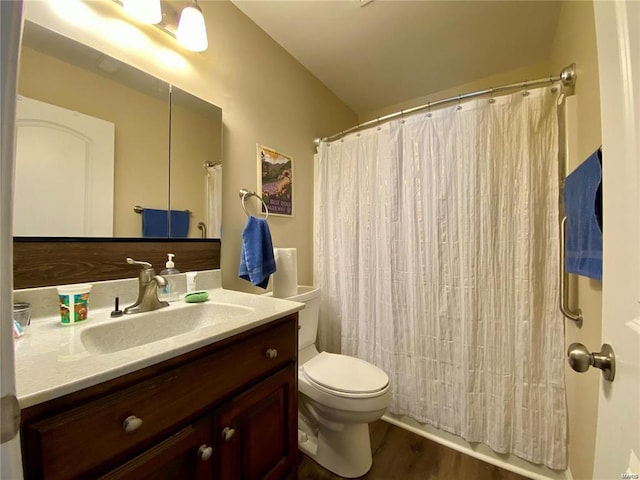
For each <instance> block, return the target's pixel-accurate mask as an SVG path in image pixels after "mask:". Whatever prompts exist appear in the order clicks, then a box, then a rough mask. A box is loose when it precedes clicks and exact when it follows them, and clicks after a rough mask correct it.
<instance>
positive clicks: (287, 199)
mask: <svg viewBox="0 0 640 480" xmlns="http://www.w3.org/2000/svg"><path fill="white" fill-rule="evenodd" d="M257 147H258V168H259V179H258V181H259V187H260V192H261V195H262V200H263V202H264V204H263V206H262V212H263V213H266V211H265V205H266V207H267V209H268V210H269V215H283V216H287V217H293V159H292V158H291V157H289V156H287V155H284V154H282V153H280V152H277V151H276V150H274V149H272V148H267V147H264V146H262V145H258V146H257Z"/></svg>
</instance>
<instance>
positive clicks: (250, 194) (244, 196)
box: [239, 188, 269, 220]
mask: <svg viewBox="0 0 640 480" xmlns="http://www.w3.org/2000/svg"><path fill="white" fill-rule="evenodd" d="M239 195H240V198H241V199H242V209H243V210H244V213H246V214H247V217H248V216H250V214H249V212H248V211H247V206H246V205H245V204H244V202H245V200H246V199H247V198H249V197H256V198H257V199H258V200H260V201H261V202H262V205H264V212H265V216H264V219H265V220H266V219H267V218H269V207H267V204H266V203H265V201H264V199H263V198H262V197H261V196H260V195H258V194H257V193H256V192H250V191H249V190H247V189H246V188H241V189H240V192H239Z"/></svg>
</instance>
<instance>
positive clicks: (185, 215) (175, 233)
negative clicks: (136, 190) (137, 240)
mask: <svg viewBox="0 0 640 480" xmlns="http://www.w3.org/2000/svg"><path fill="white" fill-rule="evenodd" d="M189 217H190V215H189V212H187V211H185V210H171V238H186V237H187V235H188V234H189V220H190V218H189ZM168 223H169V222H168V218H167V211H166V210H157V209H155V208H145V209H144V210H142V236H143V237H144V238H167V237H168V236H169V235H167V231H168Z"/></svg>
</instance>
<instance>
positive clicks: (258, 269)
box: [238, 216, 276, 288]
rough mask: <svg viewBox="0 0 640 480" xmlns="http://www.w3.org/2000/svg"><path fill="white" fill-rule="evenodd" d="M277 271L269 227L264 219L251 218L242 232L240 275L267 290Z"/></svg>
mask: <svg viewBox="0 0 640 480" xmlns="http://www.w3.org/2000/svg"><path fill="white" fill-rule="evenodd" d="M275 271H276V260H275V258H274V255H273V244H272V242H271V232H269V225H268V224H267V221H266V220H265V219H264V218H257V217H254V216H249V218H248V219H247V224H246V225H245V226H244V230H243V232H242V252H241V253H240V269H239V273H238V275H239V276H240V278H244V279H245V280H248V281H250V282H251V284H252V285H255V286H257V287H262V288H267V284H268V283H269V275H271V274H272V273H274V272H275Z"/></svg>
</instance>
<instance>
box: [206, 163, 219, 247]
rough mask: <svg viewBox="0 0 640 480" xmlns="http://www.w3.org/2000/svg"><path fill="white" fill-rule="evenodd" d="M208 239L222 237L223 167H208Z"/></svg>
mask: <svg viewBox="0 0 640 480" xmlns="http://www.w3.org/2000/svg"><path fill="white" fill-rule="evenodd" d="M205 181H206V187H207V237H208V238H220V237H221V236H222V165H221V164H218V165H213V166H211V167H207V178H206V179H205Z"/></svg>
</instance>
